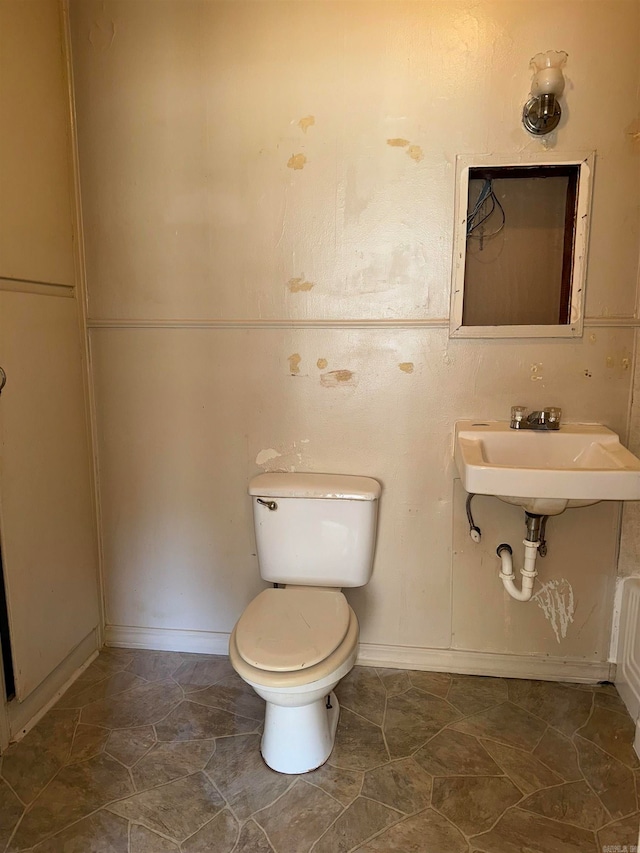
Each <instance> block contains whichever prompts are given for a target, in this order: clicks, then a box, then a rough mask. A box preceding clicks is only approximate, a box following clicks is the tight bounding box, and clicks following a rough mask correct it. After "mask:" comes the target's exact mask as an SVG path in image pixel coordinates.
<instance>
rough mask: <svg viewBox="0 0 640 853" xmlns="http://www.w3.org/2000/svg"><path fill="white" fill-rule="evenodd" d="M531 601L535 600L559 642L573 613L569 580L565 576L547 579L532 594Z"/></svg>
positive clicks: (565, 634) (573, 605)
mask: <svg viewBox="0 0 640 853" xmlns="http://www.w3.org/2000/svg"><path fill="white" fill-rule="evenodd" d="M532 601H535V602H536V604H537V605H538V607H539V608H540V609H541V610H542V612H543V613H544V618H545V619H546V620H547V621H548V622H549V623H550V625H551V627H552V628H553V633H554V634H555V635H556V640H557V641H558V642H560V640H561V639H564V638H565V637H566V636H567V630H568V628H569V625H570V623H571V622H573V615H574V613H575V603H574V599H573V587H572V586H571V584H570V583H569V581H568V580H567V579H566V578H560V580H553V581H547V583H545V584H544V585H543V586H542V589H540V590H538V592H537V593H536V594H535V595H534V596H533V598H532Z"/></svg>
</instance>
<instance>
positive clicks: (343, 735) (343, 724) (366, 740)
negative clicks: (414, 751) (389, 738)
mask: <svg viewBox="0 0 640 853" xmlns="http://www.w3.org/2000/svg"><path fill="white" fill-rule="evenodd" d="M388 760H389V753H388V752H387V747H386V746H385V743H384V738H383V736H382V729H381V728H380V727H379V726H376V725H374V724H373V723H370V722H369V721H368V720H365V719H364V718H363V717H359V716H358V715H357V714H354V713H352V712H351V711H350V710H349V709H348V708H341V709H340V719H339V720H338V729H337V731H336V741H335V745H334V747H333V752H332V753H331V763H332V764H333V765H334V766H335V767H340V768H342V769H344V770H370V769H371V768H373V767H377V766H378V765H379V764H385V763H386V762H387V761H388Z"/></svg>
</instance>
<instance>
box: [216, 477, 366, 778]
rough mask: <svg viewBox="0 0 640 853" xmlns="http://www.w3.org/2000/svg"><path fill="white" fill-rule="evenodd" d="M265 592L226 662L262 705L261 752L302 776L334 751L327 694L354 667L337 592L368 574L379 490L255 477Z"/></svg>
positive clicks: (354, 633)
mask: <svg viewBox="0 0 640 853" xmlns="http://www.w3.org/2000/svg"><path fill="white" fill-rule="evenodd" d="M249 494H250V495H251V496H252V502H253V519H254V524H255V531H256V544H257V553H258V561H259V564H260V574H261V576H262V577H263V578H264V579H265V580H267V581H271V582H272V583H277V584H283V585H284V586H283V588H277V589H276V588H271V589H266V590H264V592H261V593H260V595H258V596H257V598H254V600H253V601H252V602H251V603H250V604H249V606H248V607H247V609H246V610H245V611H244V613H243V614H242V616H241V617H240V619H239V620H238V622H237V624H236V626H235V628H234V629H233V632H232V634H231V638H230V640H229V657H230V659H231V664H232V666H233V668H234V669H235V671H236V672H237V673H238V675H239V676H240V677H241V678H242V679H244V681H246V682H247V684H250V685H251V687H253V689H254V690H255V691H256V693H257V694H258V695H259V696H261V697H262V698H263V699H265V700H266V703H267V707H266V715H265V723H264V733H263V735H262V746H261V751H262V756H263V758H264V760H265V761H266V763H267V764H268V765H269V767H271V768H273V769H274V770H277V771H279V772H280V773H306V772H307V771H309V770H314V769H315V768H316V767H319V766H320V765H321V764H324V762H325V761H326V760H327V758H328V757H329V755H330V754H331V750H332V749H333V742H334V739H335V733H336V726H337V725H338V714H339V706H338V701H337V699H336V697H335V694H334V693H333V692H332V691H333V688H334V687H335V686H336V684H337V683H338V682H339V681H340V679H341V678H343V677H344V676H345V675H346V674H347V673H348V672H349V670H350V669H351V668H352V667H353V665H354V663H355V660H356V655H357V651H358V620H357V618H356V614H355V613H354V612H353V610H352V609H351V608H350V607H349V604H348V603H347V600H346V598H345V597H344V595H343V594H342V592H341V591H340V587H349V586H364V585H365V584H366V583H367V582H368V581H369V579H370V577H371V571H372V568H373V555H374V551H375V540H376V523H377V517H378V498H379V497H380V484H379V483H378V482H377V480H372V479H371V478H370V477H353V476H347V475H338V474H260V475H259V476H257V477H254V479H253V480H252V481H251V483H250V484H249Z"/></svg>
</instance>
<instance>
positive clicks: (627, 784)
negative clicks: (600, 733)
mask: <svg viewBox="0 0 640 853" xmlns="http://www.w3.org/2000/svg"><path fill="white" fill-rule="evenodd" d="M574 742H575V745H576V747H577V749H578V761H579V764H580V769H581V770H582V772H583V774H584V777H585V779H586V780H587V782H588V783H589V785H591V788H592V789H593V790H594V792H595V793H596V794H597V795H598V796H599V797H600V800H601V801H602V805H603V806H604V807H605V808H606V809H607V811H608V812H609V814H610V815H611V817H612V818H613V819H614V820H617V819H618V818H621V817H627V815H629V814H632V813H633V812H635V811H636V810H637V808H638V801H637V798H636V793H635V790H634V789H635V780H634V775H633V771H631V770H630V769H629V768H628V767H627V766H626V765H625V764H623V763H622V762H621V761H618V759H617V758H614V757H613V756H611V755H609V754H608V753H606V752H603V751H602V750H601V749H600V748H599V747H597V746H596V745H595V744H593V743H591V741H589V740H585V739H584V738H581V737H580V736H579V735H574Z"/></svg>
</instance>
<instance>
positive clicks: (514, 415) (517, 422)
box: [511, 406, 527, 429]
mask: <svg viewBox="0 0 640 853" xmlns="http://www.w3.org/2000/svg"><path fill="white" fill-rule="evenodd" d="M526 414H527V407H526V406H511V429H520V427H521V426H522V421H523V420H524V418H525V415H526Z"/></svg>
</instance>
